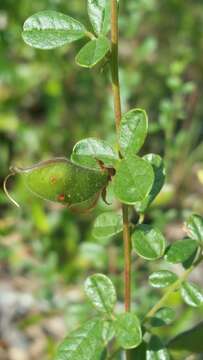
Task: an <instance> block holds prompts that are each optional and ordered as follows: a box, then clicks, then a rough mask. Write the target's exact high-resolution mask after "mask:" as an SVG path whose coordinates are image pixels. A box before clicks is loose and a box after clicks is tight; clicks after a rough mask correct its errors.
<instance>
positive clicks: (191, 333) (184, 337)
mask: <svg viewBox="0 0 203 360" xmlns="http://www.w3.org/2000/svg"><path fill="white" fill-rule="evenodd" d="M202 339H203V322H201V323H199V324H197V325H196V326H194V327H193V328H192V329H189V330H187V331H185V332H183V333H181V334H179V335H177V336H176V337H175V338H173V339H172V340H171V341H170V342H169V344H168V347H169V349H171V350H176V351H182V350H185V351H189V352H191V353H202V352H203V341H202Z"/></svg>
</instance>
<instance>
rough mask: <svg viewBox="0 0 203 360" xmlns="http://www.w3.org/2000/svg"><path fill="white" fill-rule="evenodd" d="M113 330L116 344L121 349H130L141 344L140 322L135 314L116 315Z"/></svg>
mask: <svg viewBox="0 0 203 360" xmlns="http://www.w3.org/2000/svg"><path fill="white" fill-rule="evenodd" d="M114 328H115V335H116V339H117V342H118V344H119V346H121V347H122V348H123V349H132V348H135V347H137V346H138V345H139V344H140V343H141V341H142V331H141V326H140V321H139V319H138V318H137V316H136V315H135V314H133V313H124V314H120V315H117V316H116V319H115V321H114Z"/></svg>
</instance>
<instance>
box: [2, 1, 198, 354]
mask: <svg viewBox="0 0 203 360" xmlns="http://www.w3.org/2000/svg"><path fill="white" fill-rule="evenodd" d="M118 7H119V3H118V1H117V0H111V1H110V0H88V1H87V10H88V16H89V20H90V23H91V24H90V29H87V28H86V27H85V26H84V25H83V24H82V23H81V22H80V21H78V20H75V19H73V18H71V17H70V16H68V15H66V14H61V13H58V12H55V11H49V10H47V11H42V12H39V13H37V14H34V15H32V16H31V17H29V18H28V19H27V20H26V21H25V23H24V27H23V33H22V37H23V39H24V41H25V42H26V44H28V45H30V46H32V47H34V48H39V49H42V50H48V49H54V48H57V47H60V46H65V45H66V44H69V43H72V42H74V41H76V40H79V39H81V38H84V39H87V43H86V44H85V45H84V46H83V47H82V48H81V50H80V51H79V53H78V54H77V55H76V64H77V65H79V66H82V67H84V68H92V67H94V66H95V65H97V64H98V63H102V64H103V63H105V64H107V63H108V64H109V72H110V74H111V77H112V93H113V100H114V110H115V125H116V139H117V141H116V143H115V146H112V144H109V143H108V142H106V141H105V140H101V139H96V138H87V139H83V140H81V141H79V142H78V143H77V144H76V145H75V146H74V148H73V152H72V154H71V156H70V160H67V159H66V158H53V159H50V160H48V161H44V162H41V163H39V164H36V165H34V166H31V167H30V168H27V169H22V168H19V167H12V168H11V172H10V174H9V175H8V177H9V176H11V175H17V176H21V177H22V178H23V180H24V182H25V185H26V187H27V188H28V189H29V190H30V191H31V192H32V193H33V195H36V196H38V197H40V198H42V199H44V200H48V201H52V202H59V203H61V204H62V205H63V206H66V207H67V208H68V209H69V210H77V211H86V210H89V209H91V208H93V207H94V206H95V205H96V202H97V200H98V198H99V196H100V195H103V199H104V200H105V199H106V192H107V193H108V188H109V185H110V186H111V187H112V189H113V193H114V197H115V199H116V200H117V203H118V205H119V206H117V209H118V210H115V211H107V212H104V213H102V214H100V215H99V216H98V218H97V219H96V220H95V222H94V225H93V235H94V237H95V238H111V237H113V236H115V235H117V234H119V233H122V232H123V238H124V250H125V251H124V254H125V268H124V273H125V283H124V287H125V294H124V302H125V311H124V310H123V311H119V310H118V308H119V307H118V306H117V293H116V289H115V287H114V285H113V283H112V281H111V279H110V278H109V277H107V276H106V275H103V274H93V275H91V276H90V277H88V278H87V280H86V282H85V285H84V291H85V293H86V296H87V297H88V298H89V301H90V302H91V304H92V306H93V307H94V309H95V312H96V315H95V318H92V319H90V320H89V321H87V322H86V323H84V324H81V327H79V328H78V329H76V330H75V331H73V332H72V333H69V334H68V336H67V337H66V338H65V339H64V340H63V342H62V343H61V344H60V345H59V347H58V350H57V353H56V355H55V360H69V359H71V360H105V359H109V360H110V359H112V360H113V359H117V360H118V359H123V358H124V357H125V358H126V359H127V360H129V359H131V360H132V359H142V360H144V359H147V360H149V359H152V360H155V359H156V360H158V359H162V360H166V359H170V358H172V357H171V353H172V354H173V351H174V350H175V351H179V350H186V351H188V352H189V353H198V352H202V351H203V344H202V340H201V338H202V336H203V325H202V323H200V324H198V325H197V327H195V328H193V329H190V330H189V331H187V332H186V333H182V334H180V335H179V336H177V337H176V338H174V339H172V340H166V339H165V338H164V341H163V339H161V338H159V337H158V336H156V335H155V334H156V331H155V328H157V327H162V326H168V325H170V324H171V323H172V322H174V321H176V313H175V310H174V309H173V308H171V307H168V306H166V305H167V300H168V298H169V297H170V296H171V294H172V293H173V292H179V293H180V295H181V297H182V299H183V301H184V302H185V303H186V304H187V305H188V306H191V307H194V308H195V307H199V306H201V305H203V292H202V290H201V289H200V287H199V286H198V285H197V284H194V283H193V282H191V281H190V280H189V275H190V273H191V272H192V271H193V269H194V268H196V267H197V266H198V265H199V264H200V262H201V260H202V259H203V255H202V249H203V219H202V218H201V217H200V216H199V215H191V216H190V217H189V219H188V220H187V221H186V223H185V238H184V239H182V240H181V239H180V240H179V241H177V242H174V243H172V244H167V242H166V239H165V237H164V235H163V234H162V233H161V231H160V230H159V229H158V228H156V227H154V226H151V225H149V224H145V223H144V219H145V214H146V212H147V210H148V208H149V207H150V206H151V204H152V202H153V201H154V199H155V198H156V197H157V195H158V194H159V193H160V191H161V190H162V188H163V185H164V182H165V176H166V174H165V168H164V162H163V159H162V158H161V157H160V156H159V155H156V154H146V155H144V156H141V155H139V153H140V150H141V148H142V146H143V145H144V142H145V139H146V136H147V132H148V117H147V114H146V112H145V111H144V110H143V109H140V108H134V109H131V110H129V111H128V112H126V113H123V114H122V112H121V102H120V85H119V69H118ZM110 33H111V36H110ZM8 177H7V179H6V181H5V184H4V186H5V191H6V192H7V187H6V183H7V180H8ZM7 194H8V192H7ZM8 195H9V194H8ZM9 197H10V195H9ZM10 198H11V197H10ZM13 201H14V200H13ZM14 202H15V201H14ZM135 212H136V213H137V214H138V215H139V216H138V219H139V220H138V221H137V224H134V223H131V221H130V219H131V215H132V214H134V213H135ZM132 252H134V253H135V254H136V256H137V258H139V257H140V258H141V259H142V261H144V262H145V261H146V262H149V261H156V260H160V259H162V261H161V263H160V262H159V266H158V265H157V271H155V272H153V273H151V274H149V279H148V280H149V286H151V287H154V288H155V290H156V289H164V290H163V292H162V290H161V291H160V294H161V295H160V300H159V301H158V302H157V303H155V304H154V306H153V307H152V308H151V309H149V311H148V313H147V314H143V316H142V317H141V318H139V317H138V315H137V314H136V312H135V311H134V308H135V306H134V305H135V304H134V301H133V299H131V254H132ZM160 264H161V267H160ZM170 264H181V265H182V273H181V274H180V273H179V274H178V275H177V274H176V273H174V272H173V271H172V270H173V268H172V269H170ZM131 300H132V301H131ZM131 302H132V304H131ZM131 305H132V306H131ZM119 309H120V308H119ZM185 339H187V341H185ZM172 356H173V355H172Z"/></svg>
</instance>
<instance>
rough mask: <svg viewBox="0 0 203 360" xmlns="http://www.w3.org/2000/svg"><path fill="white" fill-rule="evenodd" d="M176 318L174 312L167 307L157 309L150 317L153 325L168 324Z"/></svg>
mask: <svg viewBox="0 0 203 360" xmlns="http://www.w3.org/2000/svg"><path fill="white" fill-rule="evenodd" d="M175 318H176V313H175V311H174V310H173V309H171V308H169V307H163V308H161V309H159V310H158V311H157V312H156V314H155V315H154V316H153V317H152V318H151V319H150V323H151V325H152V326H153V327H159V326H165V325H170V324H171V323H172V322H173V321H174V320H175Z"/></svg>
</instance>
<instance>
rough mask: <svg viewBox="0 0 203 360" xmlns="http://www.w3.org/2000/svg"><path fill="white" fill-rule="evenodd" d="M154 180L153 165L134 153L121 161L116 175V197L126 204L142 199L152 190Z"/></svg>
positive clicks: (114, 184) (114, 185) (114, 183)
mask: <svg viewBox="0 0 203 360" xmlns="http://www.w3.org/2000/svg"><path fill="white" fill-rule="evenodd" d="M153 181H154V172H153V169H152V166H151V165H150V164H149V163H148V162H147V161H146V160H143V159H141V158H140V157H138V156H136V155H134V156H130V157H128V158H126V159H124V160H122V161H121V163H120V164H119V166H118V169H117V173H116V175H115V177H114V181H113V187H114V193H115V195H116V197H117V198H118V199H119V200H120V201H121V202H123V203H125V204H135V203H136V202H137V201H142V200H143V199H144V198H145V197H146V196H147V195H148V194H149V192H150V190H151V188H152V185H153Z"/></svg>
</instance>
